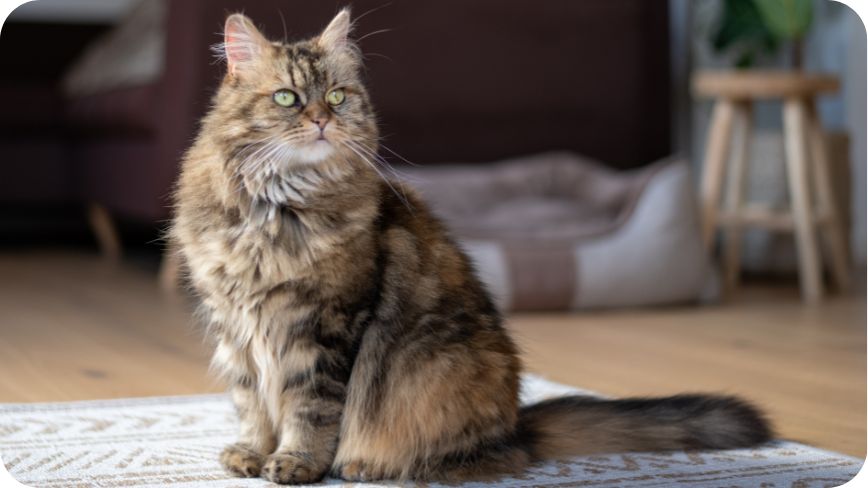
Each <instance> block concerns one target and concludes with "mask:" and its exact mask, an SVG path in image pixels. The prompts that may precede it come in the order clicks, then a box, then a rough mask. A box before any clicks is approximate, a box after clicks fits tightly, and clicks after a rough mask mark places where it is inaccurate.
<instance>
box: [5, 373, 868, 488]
mask: <svg viewBox="0 0 868 488" xmlns="http://www.w3.org/2000/svg"><path fill="white" fill-rule="evenodd" d="M577 391H579V392H583V393H588V392H585V391H582V390H577V389H575V388H570V387H566V386H564V385H559V384H556V383H552V382H549V381H546V380H543V379H541V378H539V377H535V376H531V375H528V376H526V377H525V378H524V382H523V390H522V399H523V401H525V402H534V401H539V400H541V399H544V398H550V397H553V396H558V395H563V394H567V393H575V392H577ZM236 425H237V420H236V417H235V411H234V409H233V407H232V405H231V403H230V401H229V398H228V397H227V396H226V395H196V396H181V397H156V398H139V399H122V400H104V401H84V402H64V403H33V404H5V405H0V460H2V461H3V462H4V463H5V466H6V468H7V470H8V471H9V472H10V473H11V474H12V476H13V477H14V478H15V479H17V480H18V481H20V482H22V483H24V484H26V485H29V486H34V487H48V488H54V487H69V486H99V487H179V488H183V487H190V488H193V487H196V488H201V487H218V488H229V487H233V488H234V487H264V486H277V485H274V484H272V483H268V482H266V481H263V480H262V479H259V478H253V479H239V478H234V477H232V476H230V475H228V474H226V473H225V472H223V470H222V469H221V467H220V465H219V464H218V463H217V456H218V454H219V452H220V450H221V449H222V447H223V446H224V445H225V444H227V443H229V442H232V441H233V440H234V438H235V434H236ZM862 462H863V461H862V460H861V459H857V458H854V457H850V456H845V455H843V454H838V453H834V452H829V451H825V450H822V449H817V448H813V447H810V446H806V445H803V444H798V443H795V442H786V441H775V442H772V443H769V444H766V445H764V446H761V447H758V448H755V449H736V450H728V451H692V452H672V453H629V454H608V455H600V456H586V457H577V458H574V459H572V460H570V461H561V462H548V463H541V464H538V465H535V466H533V467H532V468H530V469H529V470H528V471H527V472H526V473H525V474H524V475H522V476H520V477H516V478H505V479H501V480H499V481H498V482H496V483H467V484H466V486H469V487H478V488H482V487H491V486H506V487H570V486H576V487H606V488H613V487H631V488H632V487H637V488H646V487H648V488H650V487H708V488H719V487H727V488H736V487H756V488H819V487H833V486H839V485H842V484H844V483H845V482H847V481H849V480H850V479H852V478H853V477H854V476H855V475H856V473H857V472H858V471H859V469H860V467H861V466H862ZM341 484H343V485H345V486H361V485H360V484H355V483H343V482H341V481H339V480H326V481H325V482H324V483H322V485H341ZM365 486H397V485H389V484H369V485H365ZM431 486H437V485H431Z"/></svg>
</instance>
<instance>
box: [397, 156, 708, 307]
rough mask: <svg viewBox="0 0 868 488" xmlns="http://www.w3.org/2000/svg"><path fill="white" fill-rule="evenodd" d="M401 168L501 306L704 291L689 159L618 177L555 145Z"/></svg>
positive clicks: (643, 300)
mask: <svg viewBox="0 0 868 488" xmlns="http://www.w3.org/2000/svg"><path fill="white" fill-rule="evenodd" d="M404 173H405V177H406V179H407V181H408V182H409V184H410V185H411V186H414V187H415V188H417V189H418V190H419V191H420V193H421V194H422V196H423V198H424V199H425V200H426V201H428V202H429V203H430V205H431V206H432V208H433V209H434V212H435V213H436V214H438V215H439V216H440V217H442V218H443V219H444V220H445V221H446V222H447V224H448V226H449V227H450V229H451V230H452V232H453V233H454V235H455V237H456V238H457V239H458V241H459V243H460V244H461V245H462V247H463V248H464V249H465V250H466V251H467V253H468V254H469V255H470V256H471V259H472V260H473V261H474V263H475V265H476V267H477V271H478V273H479V275H480V277H481V279H482V280H483V281H484V282H485V283H486V285H487V286H488V288H489V290H490V291H491V292H492V293H493V294H494V296H495V299H496V301H497V303H498V305H499V306H500V307H501V308H502V309H504V310H559V309H561V310H562V309H581V308H598V307H620V306H638V305H653V304H664V303H673V302H684V301H690V300H695V299H697V298H700V294H701V293H702V292H703V290H704V288H705V282H706V276H707V270H708V266H707V260H706V256H705V252H704V250H703V246H702V243H701V239H700V234H699V226H698V221H697V215H696V208H695V203H694V195H693V193H692V190H691V182H690V178H689V171H688V167H687V164H686V163H685V162H684V161H679V160H664V161H659V162H657V163H654V164H652V165H650V166H647V167H645V168H642V169H639V170H633V171H629V172H618V171H613V170H610V169H608V168H605V167H604V166H602V165H600V164H599V163H596V162H594V161H591V160H588V159H585V158H583V157H580V156H577V155H575V154H571V153H561V152H557V153H545V154H539V155H535V156H529V157H523V158H516V159H512V160H508V161H503V162H499V163H495V164H491V165H484V166H479V165H447V166H439V167H426V168H411V169H407V170H405V171H404Z"/></svg>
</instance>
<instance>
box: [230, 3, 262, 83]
mask: <svg viewBox="0 0 868 488" xmlns="http://www.w3.org/2000/svg"><path fill="white" fill-rule="evenodd" d="M267 47H268V40H267V39H265V37H264V36H263V35H262V33H260V32H259V29H257V28H256V26H255V25H253V22H252V21H251V20H250V19H249V18H247V16H245V15H244V14H232V15H230V16H229V17H228V18H227V19H226V26H225V28H224V30H223V55H224V56H226V67H227V70H228V71H229V73H230V74H232V75H234V74H236V73H237V72H238V71H239V70H240V69H243V68H244V67H245V66H247V65H250V64H252V63H254V62H255V61H256V60H257V59H258V58H259V57H260V56H262V53H263V51H264V50H265V49H266V48H267Z"/></svg>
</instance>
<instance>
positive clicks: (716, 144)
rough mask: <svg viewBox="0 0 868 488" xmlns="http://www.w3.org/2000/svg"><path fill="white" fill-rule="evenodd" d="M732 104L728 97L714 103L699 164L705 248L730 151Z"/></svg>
mask: <svg viewBox="0 0 868 488" xmlns="http://www.w3.org/2000/svg"><path fill="white" fill-rule="evenodd" d="M733 107H734V104H733V102H732V101H731V100H726V99H721V100H718V101H717V103H715V105H714V111H713V113H712V115H711V125H710V127H709V129H708V143H707V144H706V149H705V161H704V163H703V167H702V171H703V174H702V187H701V189H700V194H701V199H702V202H701V208H702V238H703V240H704V242H705V247H706V249H707V250H709V251H711V248H712V247H713V244H714V229H715V228H716V226H717V214H718V205H719V204H720V192H721V189H722V187H723V175H724V168H725V166H726V158H727V155H728V152H729V139H730V135H731V133H732V118H733Z"/></svg>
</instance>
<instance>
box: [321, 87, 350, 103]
mask: <svg viewBox="0 0 868 488" xmlns="http://www.w3.org/2000/svg"><path fill="white" fill-rule="evenodd" d="M344 98H346V95H345V94H344V90H343V89H342V88H335V89H334V90H332V91H330V92H328V95H326V101H327V102H329V105H331V106H336V105H340V104H342V103H344Z"/></svg>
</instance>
